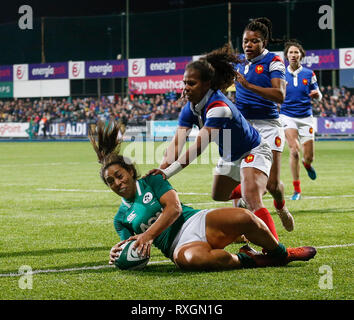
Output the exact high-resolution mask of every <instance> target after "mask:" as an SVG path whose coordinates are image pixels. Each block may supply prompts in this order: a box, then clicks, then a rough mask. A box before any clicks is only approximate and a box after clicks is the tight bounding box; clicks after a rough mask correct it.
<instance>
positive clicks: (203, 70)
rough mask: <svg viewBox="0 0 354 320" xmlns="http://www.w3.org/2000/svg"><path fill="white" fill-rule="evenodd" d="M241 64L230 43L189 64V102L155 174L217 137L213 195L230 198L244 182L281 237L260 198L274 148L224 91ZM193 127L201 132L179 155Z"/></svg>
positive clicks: (176, 167)
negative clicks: (218, 156)
mask: <svg viewBox="0 0 354 320" xmlns="http://www.w3.org/2000/svg"><path fill="white" fill-rule="evenodd" d="M238 62H240V60H239V59H238V58H237V56H235V55H234V53H233V51H232V50H231V48H230V47H229V46H228V45H226V46H224V47H223V48H220V49H216V50H214V51H212V52H210V53H208V54H206V55H205V56H204V57H202V58H200V59H199V60H197V61H194V62H191V63H189V64H188V65H187V66H186V71H185V73H184V78H183V81H184V83H185V88H184V93H185V96H186V97H187V99H188V103H187V104H186V105H185V106H184V107H183V109H182V111H181V113H180V115H179V125H178V128H177V130H176V133H175V136H174V138H173V139H172V141H171V143H170V145H169V146H168V148H167V150H166V152H165V156H164V158H163V160H162V163H161V165H160V168H159V169H155V170H153V171H152V172H153V173H154V174H157V173H163V174H164V175H165V177H166V178H170V177H172V176H173V175H175V174H176V173H178V172H179V171H181V170H182V169H183V168H185V167H186V166H188V165H189V164H190V163H191V162H192V161H193V160H194V159H196V158H197V157H198V156H199V155H200V154H201V153H202V152H203V151H204V150H205V148H206V147H207V146H208V145H209V143H210V142H212V141H215V142H216V143H217V145H218V147H219V154H220V159H219V161H218V164H217V166H216V168H215V172H214V181H213V186H212V198H213V199H214V200H216V201H227V200H229V199H230V195H231V192H232V190H233V189H234V188H235V187H236V186H237V185H239V184H240V182H241V184H242V196H243V198H244V199H245V200H246V201H247V203H248V208H249V210H250V211H252V212H253V213H254V214H255V215H256V216H257V217H259V218H260V219H261V220H263V221H264V222H265V224H266V225H267V226H268V228H269V229H270V231H271V232H272V234H273V235H274V236H275V237H276V238H277V239H278V235H277V232H276V229H275V225H274V221H273V218H272V216H271V215H270V213H269V211H268V210H267V208H266V207H265V206H264V203H263V199H262V198H263V194H264V192H265V191H266V186H267V181H268V176H269V171H270V168H271V166H272V152H271V149H270V147H269V145H268V144H267V143H266V142H265V140H263V139H262V137H261V136H260V134H259V133H258V132H257V130H256V129H255V128H254V127H252V126H251V125H250V124H249V123H248V122H247V121H246V120H245V118H244V117H243V116H242V114H241V113H240V111H239V110H238V109H237V108H236V107H235V105H234V104H233V103H232V102H231V101H230V100H229V99H228V98H227V97H226V96H225V95H224V94H223V93H222V91H223V90H226V89H227V88H228V87H229V86H230V85H231V84H232V83H233V81H234V77H235V70H234V68H233V64H235V63H238ZM193 125H196V126H198V127H199V133H198V136H197V137H196V140H195V142H194V143H193V144H192V145H191V146H190V148H189V149H188V150H187V151H186V152H185V153H184V154H181V151H182V148H183V146H184V144H185V143H186V140H187V136H188V135H189V133H190V131H191V129H192V127H193ZM150 173H151V172H150Z"/></svg>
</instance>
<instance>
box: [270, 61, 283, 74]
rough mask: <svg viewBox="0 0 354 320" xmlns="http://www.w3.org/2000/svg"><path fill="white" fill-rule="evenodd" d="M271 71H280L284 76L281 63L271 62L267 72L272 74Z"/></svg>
mask: <svg viewBox="0 0 354 320" xmlns="http://www.w3.org/2000/svg"><path fill="white" fill-rule="evenodd" d="M272 71H280V72H282V73H284V74H285V65H284V63H283V62H281V61H278V60H277V61H272V62H271V63H270V64H269V72H272Z"/></svg>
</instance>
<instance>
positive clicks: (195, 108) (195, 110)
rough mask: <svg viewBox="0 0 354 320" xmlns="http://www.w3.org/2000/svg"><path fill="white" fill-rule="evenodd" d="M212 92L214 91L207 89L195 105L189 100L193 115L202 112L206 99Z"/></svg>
mask: <svg viewBox="0 0 354 320" xmlns="http://www.w3.org/2000/svg"><path fill="white" fill-rule="evenodd" d="M213 92H214V90H212V89H209V90H208V92H207V93H206V94H205V96H204V97H203V98H202V100H200V101H199V102H198V103H197V104H196V105H193V103H192V102H191V104H190V106H191V110H192V112H193V114H194V115H195V116H200V115H201V112H202V110H203V108H204V106H205V104H206V103H207V102H208V100H209V98H210V97H211V95H212V94H213Z"/></svg>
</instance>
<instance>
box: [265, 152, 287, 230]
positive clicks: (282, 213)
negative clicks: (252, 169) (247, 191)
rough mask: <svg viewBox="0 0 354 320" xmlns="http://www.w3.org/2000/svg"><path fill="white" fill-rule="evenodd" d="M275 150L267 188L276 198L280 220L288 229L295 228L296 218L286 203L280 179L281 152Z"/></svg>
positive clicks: (275, 204)
mask: <svg viewBox="0 0 354 320" xmlns="http://www.w3.org/2000/svg"><path fill="white" fill-rule="evenodd" d="M272 152H273V163H272V167H271V169H270V174H269V179H268V184H267V190H268V191H269V193H270V194H271V195H272V197H273V199H274V206H275V209H276V212H277V214H278V215H279V217H280V220H281V222H282V224H283V226H284V228H285V229H286V230H287V231H292V230H294V218H293V216H292V215H291V213H290V212H289V210H288V209H287V207H286V205H285V198H284V184H283V182H282V181H281V180H280V167H281V152H278V151H274V150H273V151H272Z"/></svg>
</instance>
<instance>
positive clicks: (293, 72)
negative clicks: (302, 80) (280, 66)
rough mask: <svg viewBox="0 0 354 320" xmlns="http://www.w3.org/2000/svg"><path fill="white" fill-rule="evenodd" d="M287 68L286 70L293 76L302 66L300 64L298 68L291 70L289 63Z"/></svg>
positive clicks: (295, 75)
mask: <svg viewBox="0 0 354 320" xmlns="http://www.w3.org/2000/svg"><path fill="white" fill-rule="evenodd" d="M287 70H288V72H289V73H290V74H292V75H293V76H294V77H297V75H298V74H299V73H300V72H301V70H302V66H300V68H298V69H296V70H295V71H292V70H291V69H290V65H288V67H287Z"/></svg>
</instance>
